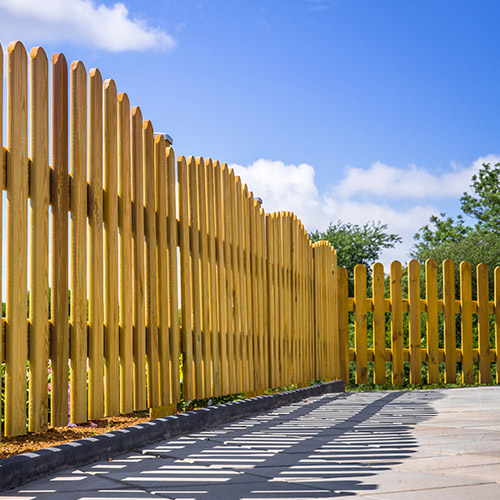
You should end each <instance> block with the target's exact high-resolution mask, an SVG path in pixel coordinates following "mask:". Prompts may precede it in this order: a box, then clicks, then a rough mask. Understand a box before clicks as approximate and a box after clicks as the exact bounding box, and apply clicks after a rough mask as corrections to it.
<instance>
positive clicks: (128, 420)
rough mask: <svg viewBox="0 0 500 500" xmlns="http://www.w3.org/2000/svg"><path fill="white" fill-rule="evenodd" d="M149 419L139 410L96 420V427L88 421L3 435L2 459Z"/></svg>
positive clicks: (146, 413) (0, 444) (145, 413)
mask: <svg viewBox="0 0 500 500" xmlns="http://www.w3.org/2000/svg"><path fill="white" fill-rule="evenodd" d="M148 420H149V415H148V412H144V413H138V412H137V413H133V414H129V415H121V416H119V417H109V418H103V419H101V420H94V421H93V422H92V423H93V424H95V427H93V426H91V425H92V424H91V423H88V424H84V425H78V426H76V427H52V428H50V429H47V430H46V431H42V432H30V433H28V434H27V435H26V436H16V437H2V438H1V441H0V459H1V458H7V457H11V456H13V455H18V454H20V453H27V452H30V451H36V450H40V449H42V448H49V447H51V446H57V445H59V444H63V443H67V442H69V441H76V440H78V439H83V438H86V437H92V436H96V435H97V434H104V433H105V432H110V431H114V430H116V429H123V428H124V427H130V426H131V425H136V424H140V423H142V422H147V421H148Z"/></svg>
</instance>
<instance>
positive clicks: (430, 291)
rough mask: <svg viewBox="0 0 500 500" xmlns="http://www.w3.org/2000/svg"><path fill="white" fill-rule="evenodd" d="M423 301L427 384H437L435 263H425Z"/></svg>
mask: <svg viewBox="0 0 500 500" xmlns="http://www.w3.org/2000/svg"><path fill="white" fill-rule="evenodd" d="M425 301H426V305H427V309H426V313H427V352H428V361H427V373H428V383H429V384H437V383H438V382H439V353H438V349H439V337H438V284H437V263H436V261H435V260H433V259H427V260H426V261H425Z"/></svg>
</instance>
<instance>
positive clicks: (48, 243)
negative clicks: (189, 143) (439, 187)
mask: <svg viewBox="0 0 500 500" xmlns="http://www.w3.org/2000/svg"><path fill="white" fill-rule="evenodd" d="M2 65H3V53H2V48H1V46H0V147H1V149H0V150H1V151H3V157H2V162H1V166H2V167H3V168H2V172H3V177H2V180H3V183H2V187H3V190H4V191H6V198H7V203H6V205H7V207H6V214H5V221H6V223H7V240H6V242H5V246H6V248H7V256H6V259H5V264H4V266H3V267H4V268H5V269H4V274H5V279H6V290H7V292H6V297H5V298H4V300H5V303H6V314H5V317H4V318H3V319H2V326H3V335H2V337H0V341H1V345H0V347H1V349H0V353H1V361H2V369H3V370H4V371H5V381H4V386H3V387H2V395H3V396H4V399H5V401H4V404H3V414H2V418H3V433H4V434H5V435H20V434H24V433H26V432H27V430H29V431H37V430H41V429H44V428H46V427H47V426H64V425H67V423H68V418H69V420H70V421H71V422H85V421H87V420H88V419H99V418H102V417H103V416H111V415H117V414H120V413H129V412H131V411H133V410H144V409H150V412H151V415H152V416H159V415H165V414H168V413H171V412H173V411H175V408H176V405H177V403H178V402H179V401H180V400H181V398H183V399H184V400H192V399H199V398H208V397H212V396H219V395H225V394H233V393H241V392H244V393H247V394H261V393H263V391H264V390H266V389H269V388H276V387H283V386H290V385H294V384H295V385H297V386H305V385H309V384H310V383H311V382H312V381H315V380H316V381H317V380H332V379H339V378H342V379H344V380H345V381H348V380H349V377H350V368H351V365H350V362H354V363H355V380H356V382H358V383H365V382H367V381H368V375H369V368H370V366H371V365H370V363H372V362H373V364H374V366H375V367H374V373H375V381H376V382H377V383H383V382H384V381H385V377H386V371H387V368H388V365H387V363H388V362H390V363H392V368H391V370H392V379H393V382H395V383H402V382H403V377H404V363H405V362H408V361H410V368H409V369H410V379H411V382H414V383H417V382H419V381H420V377H421V373H422V363H427V365H428V376H429V381H430V382H432V381H436V380H437V379H438V378H439V376H440V373H442V371H443V370H441V371H440V366H439V363H440V362H443V361H444V362H445V364H446V367H445V373H446V381H453V380H454V378H455V370H456V362H461V363H462V369H463V370H464V381H470V380H472V379H471V378H470V377H471V373H472V370H473V363H474V362H479V369H480V377H481V378H480V381H482V382H487V381H488V380H489V378H488V377H489V375H488V374H489V373H490V366H491V363H492V362H493V363H494V362H496V350H495V349H492V348H490V345H489V338H490V326H489V322H490V316H491V315H492V314H493V315H494V316H495V322H494V324H495V332H496V334H498V325H499V324H500V307H498V306H497V304H498V297H499V294H498V293H497V290H498V286H497V281H496V282H495V301H494V302H490V301H489V298H488V295H487V293H488V286H487V283H486V285H485V284H484V280H485V276H486V280H487V274H485V273H486V271H485V268H484V266H483V267H480V268H479V269H478V283H479V285H478V287H479V288H478V299H477V300H475V301H473V300H472V292H471V285H470V283H471V273H470V266H469V268H467V264H466V263H462V265H461V272H462V267H463V273H462V275H463V283H462V282H461V286H462V288H463V292H462V295H461V298H460V301H456V300H455V297H454V285H453V284H452V278H451V277H450V276H453V264H452V263H450V262H447V263H446V264H445V280H444V283H445V285H444V295H443V296H444V299H443V300H438V291H437V281H436V280H437V278H436V276H437V275H436V269H437V267H436V265H435V263H434V264H433V263H432V262H428V263H427V264H426V272H427V278H426V280H427V281H426V298H425V300H424V299H421V298H420V285H419V279H420V274H419V269H418V263H416V262H414V261H412V262H410V265H409V280H408V282H409V292H408V294H409V295H408V297H409V298H408V299H406V298H405V299H404V298H403V295H402V290H403V285H402V283H403V281H402V272H401V265H400V264H399V263H397V262H394V263H393V264H392V265H391V276H390V280H391V285H390V298H385V296H384V279H385V277H384V271H383V268H382V267H381V265H380V264H376V265H375V266H374V268H373V293H372V296H371V297H367V290H366V288H367V287H366V269H364V268H363V267H362V266H358V267H357V268H356V271H355V281H354V297H349V296H348V282H347V273H346V271H345V269H342V268H338V267H337V255H336V252H335V250H334V249H333V248H332V247H331V246H330V245H329V244H328V243H326V242H317V243H314V244H313V243H312V242H311V241H310V239H309V236H308V234H307V232H306V231H305V229H304V227H303V225H302V224H301V222H300V221H299V220H298V219H297V217H296V216H295V215H293V214H292V213H289V212H281V213H273V214H266V213H265V211H264V209H263V208H262V206H261V204H260V202H259V201H257V200H256V199H254V197H253V194H252V193H251V192H249V190H248V188H247V187H246V186H245V185H243V184H242V182H241V180H240V178H239V177H237V176H236V175H235V173H234V171H233V170H231V169H229V168H228V166H227V165H226V164H220V163H219V162H218V161H212V160H210V159H207V160H204V159H203V158H193V157H188V158H185V157H183V156H180V157H179V158H178V159H177V160H176V159H175V156H174V151H173V148H172V147H171V144H169V143H168V142H167V141H166V139H165V138H164V136H163V135H161V134H155V133H154V130H153V126H152V124H151V122H150V121H144V120H143V117H142V114H141V110H140V109H139V108H138V107H132V108H131V107H130V103H129V100H128V97H127V95H126V94H124V93H120V94H119V93H118V92H117V89H116V85H115V83H114V82H113V80H106V81H104V82H103V81H102V77H101V74H100V72H99V71H98V70H97V69H92V70H90V71H89V72H88V73H87V71H86V69H85V67H84V65H83V64H82V63H81V62H74V63H72V64H71V66H70V68H69V69H68V66H67V63H66V60H65V58H64V56H63V55H62V54H56V55H55V56H54V57H53V58H52V61H51V63H50V64H49V62H48V60H47V56H46V54H45V52H44V51H43V49H41V48H35V49H33V50H32V51H31V53H30V56H29V64H28V55H27V53H26V50H25V48H24V46H23V45H22V44H21V43H20V42H15V43H12V44H10V45H9V47H8V49H7V68H6V76H7V79H6V80H7V89H6V97H7V98H6V111H7V121H6V123H7V131H6V132H7V144H6V147H3V144H2V142H1V141H2V138H3V130H2V124H3V106H4V99H3V88H2V87H3V81H4V79H3V67H2ZM49 70H50V73H51V76H49ZM28 96H29V98H28ZM49 97H50V100H49ZM49 106H50V113H49ZM49 154H50V158H49ZM2 210H3V207H2V204H0V221H3V220H4V217H3V215H2ZM1 234H2V232H1V231H0V235H1ZM1 248H2V246H1V245H0V249H1ZM450 273H451V274H450ZM495 276H497V274H495ZM0 278H1V276H0ZM450 280H451V281H450ZM462 288H461V289H462ZM0 289H1V287H0ZM28 291H29V294H28ZM179 291H180V296H179ZM27 297H29V300H27ZM28 302H29V303H28ZM179 305H180V314H179ZM386 313H390V317H391V320H390V321H391V329H392V341H389V342H387V340H386V317H385V315H386ZM369 314H372V315H373V326H372V327H371V328H368V327H367V318H368V316H369ZM405 314H407V315H408V316H409V320H408V323H409V338H410V344H409V347H405V345H404V325H405V324H406V323H405V321H404V318H405V316H404V315H405ZM423 314H425V317H426V318H427V319H426V321H427V330H426V332H422V329H421V317H423V316H422V315H423ZM456 314H460V315H461V322H462V342H461V346H460V348H457V344H456V343H455V333H456V331H455V328H456V327H455V316H456ZM473 315H477V316H478V318H479V320H478V323H479V347H478V349H475V348H474V346H473V344H472V339H473V327H472V324H473V323H472V317H473ZM441 317H444V342H445V343H444V347H443V348H441V347H440V346H439V343H438V340H437V339H438V333H439V332H438V330H439V324H440V323H439V321H438V320H439V318H441ZM179 319H180V323H181V324H180V325H179ZM352 327H354V329H355V332H354V337H353V338H354V339H355V345H354V346H351V345H350V341H349V338H350V337H351V336H352V335H350V329H352ZM371 332H373V339H371V338H369V337H370V335H371ZM422 333H425V334H424V336H423V338H424V339H425V342H426V346H425V348H423V347H422V340H421V338H422ZM495 338H497V337H495ZM497 340H498V339H497ZM372 342H373V347H368V346H369V345H371V343H372ZM471 367H472V368H471ZM497 376H498V367H497Z"/></svg>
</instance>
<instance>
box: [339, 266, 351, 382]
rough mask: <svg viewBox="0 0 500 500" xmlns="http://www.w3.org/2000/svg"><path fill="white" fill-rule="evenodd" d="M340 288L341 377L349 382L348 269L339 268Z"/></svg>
mask: <svg viewBox="0 0 500 500" xmlns="http://www.w3.org/2000/svg"><path fill="white" fill-rule="evenodd" d="M338 281H339V285H338V287H339V288H338V289H339V295H338V297H339V343H340V378H341V379H342V380H343V381H344V383H345V384H348V383H349V312H348V310H347V297H348V294H349V290H348V281H347V269H346V268H345V267H339V268H338Z"/></svg>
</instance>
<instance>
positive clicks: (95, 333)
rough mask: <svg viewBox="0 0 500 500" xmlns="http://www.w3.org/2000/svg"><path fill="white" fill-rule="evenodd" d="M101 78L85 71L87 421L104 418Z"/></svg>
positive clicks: (92, 70) (93, 71)
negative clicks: (87, 321) (86, 121)
mask: <svg viewBox="0 0 500 500" xmlns="http://www.w3.org/2000/svg"><path fill="white" fill-rule="evenodd" d="M102 129H103V125H102V77H101V74H100V72H99V70H97V69H91V70H90V71H89V167H88V169H89V173H88V177H89V187H88V206H87V210H88V219H89V220H88V225H89V319H90V328H89V361H88V363H89V377H88V378H89V380H88V384H89V398H88V418H89V419H99V418H102V417H103V415H104V387H103V377H104V363H103V359H104V291H103V286H104V282H103V279H104V278H103V272H104V271H103V269H104V252H103V226H102V224H103V217H104V215H103V194H102V188H103V180H102V175H103V167H102Z"/></svg>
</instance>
